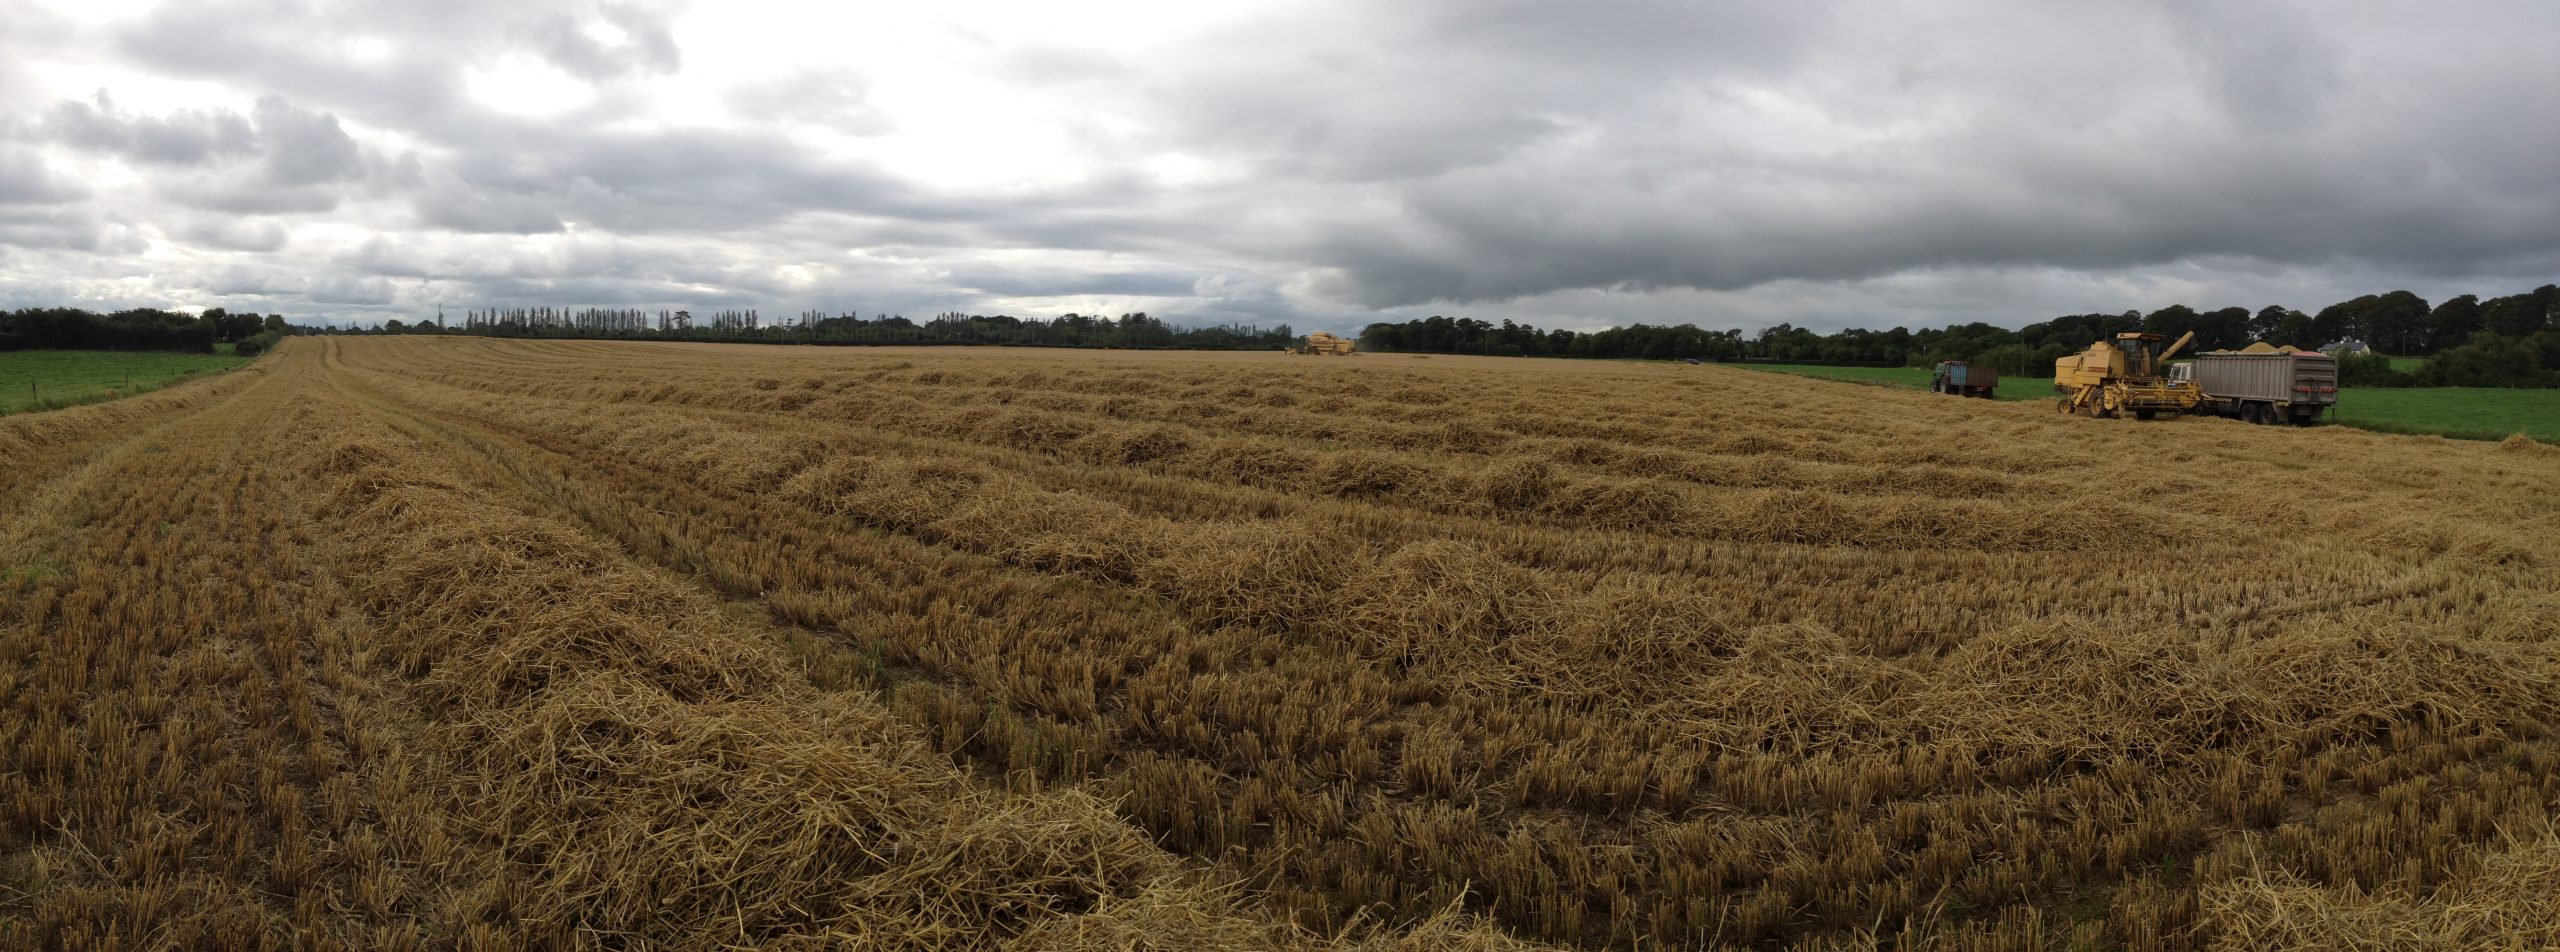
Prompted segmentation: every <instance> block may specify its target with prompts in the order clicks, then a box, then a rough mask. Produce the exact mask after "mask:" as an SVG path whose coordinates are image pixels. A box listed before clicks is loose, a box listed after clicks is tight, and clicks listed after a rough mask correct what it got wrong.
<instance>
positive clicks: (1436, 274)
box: [1167, 3, 2560, 307]
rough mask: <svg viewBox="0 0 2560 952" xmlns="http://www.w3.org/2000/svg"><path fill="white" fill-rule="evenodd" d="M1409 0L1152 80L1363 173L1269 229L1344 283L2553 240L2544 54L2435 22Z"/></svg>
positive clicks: (2461, 254)
mask: <svg viewBox="0 0 2560 952" xmlns="http://www.w3.org/2000/svg"><path fill="white" fill-rule="evenodd" d="M1403 9H1405V10H1407V11H1408V13H1409V14H1410V11H1412V10H1415V9H1426V12H1424V13H1420V14H1410V15H1413V16H1414V17H1415V19H1414V20H1413V21H1412V23H1413V24H1414V25H1415V26H1414V27H1413V28H1412V29H1408V30H1389V31H1385V32H1383V33H1379V34H1373V35H1369V36H1367V37H1366V38H1365V39H1352V40H1349V41H1347V42H1344V41H1338V40H1335V39H1330V38H1314V39H1310V38H1307V37H1305V36H1301V37H1300V41H1301V42H1304V43H1305V47H1304V48H1303V50H1302V49H1298V48H1293V47H1292V46H1291V45H1290V41H1289V40H1288V39H1287V35H1288V34H1287V32H1286V31H1280V33H1279V34H1278V35H1280V36H1281V39H1279V40H1277V41H1273V40H1268V39H1266V43H1269V44H1271V45H1274V46H1276V47H1277V48H1276V49H1273V50H1271V55H1267V56H1263V57H1257V58H1254V59H1252V60H1250V61H1246V62H1245V63H1243V64H1241V65H1236V66H1232V67H1230V66H1226V65H1220V64H1212V65H1210V66H1208V67H1206V70H1207V72H1208V73H1209V75H1210V76H1211V77H1212V80H1211V81H1210V82H1208V83H1206V84H1203V85H1200V86H1196V87H1194V92H1191V93H1185V94H1182V95H1177V96H1173V97H1170V98H1169V99H1168V100H1167V101H1169V102H1171V103H1172V104H1173V106H1174V111H1173V113H1172V115H1173V116H1174V117H1175V118H1176V120H1177V123H1178V125H1179V128H1180V129H1181V133H1180V134H1181V135H1182V136H1183V137H1184V138H1185V140H1186V141H1187V142H1189V143H1191V144H1192V145H1193V146H1194V147H1195V148H1198V149H1201V150H1204V151H1209V152H1212V153H1215V154H1221V155H1225V156H1231V157H1235V158H1240V159H1243V160H1246V161H1251V162H1253V163H1255V164H1257V165H1258V166H1260V167H1263V168H1266V169H1273V170H1280V171H1283V172H1285V173H1287V174H1289V175H1292V176H1299V177H1304V178H1305V179H1307V180H1308V181H1307V190H1308V191H1309V192H1314V191H1321V190H1327V189H1330V190H1331V191H1333V192H1334V193H1335V194H1337V195H1344V196H1357V195H1361V194H1364V193H1363V192H1362V191H1361V189H1362V188H1364V187H1366V188H1367V189H1368V190H1367V192H1366V193H1365V194H1367V195H1368V196H1369V198H1370V200H1371V201H1372V202H1373V203H1374V204H1375V206H1376V208H1374V209H1373V210H1370V211H1366V212H1364V211H1361V210H1360V209H1358V208H1357V206H1356V205H1354V204H1353V203H1350V202H1343V203H1340V204H1338V205H1337V206H1335V207H1334V208H1332V209H1329V210H1326V211H1322V212H1318V213H1315V214H1313V215H1311V216H1310V218H1309V220H1307V221H1304V222H1301V223H1298V229H1299V233H1300V234H1299V237H1300V238H1301V239H1302V241H1303V244H1302V245H1300V246H1299V247H1298V248H1297V250H1296V255H1297V256H1300V257H1302V258H1303V259H1304V260H1308V261H1310V262H1312V263H1316V264H1321V265H1325V266H1329V267H1330V268H1331V269H1332V270H1333V272H1334V274H1335V277H1334V279H1333V280H1332V281H1331V282H1330V283H1329V284H1328V285H1327V286H1328V287H1330V288H1333V289H1334V290H1336V291H1338V292H1339V293H1341V294H1342V295H1343V296H1345V297H1347V298H1349V299H1351V300H1353V301H1356V302H1359V303H1362V304H1367V305H1371V306H1382V307H1383V306H1397V305H1417V304H1424V303H1429V302H1434V301H1440V302H1452V303H1465V302H1487V301H1503V300H1509V299H1515V298H1521V297H1526V296H1532V295H1538V294H1543V293H1548V292H1553V291H1559V290H1565V289H1572V288H1607V289H1618V290H1630V291H1651V290H1660V289H1676V288H1696V289H1707V290H1737V289H1747V288H1752V287H1756V286H1760V285H1763V284H1767V283H1769V282H1774V281H1781V280H1813V281H1850V280H1860V279H1868V278H1874V277H1879V276H1884V275H1890V274H1895V273H1898V272H1903V271H1910V270H1914V269H1930V268H1950V267H1955V268H1966V267H1981V268H2000V267H2019V266H2060V267H2066V268H2074V269H2093V270H2112V269H2128V268H2141V267H2147V266H2156V265H2160V264H2163V263H2167V262H2173V261H2179V260H2185V259H2190V258H2201V257H2209V256H2230V257H2237V258H2242V259H2265V260H2270V261H2276V262H2290V263H2322V262H2333V263H2341V266H2343V267H2357V266H2367V267H2372V266H2376V265H2378V266H2380V269H2382V270H2392V269H2398V270H2403V271H2420V272H2445V273H2454V272H2461V271H2464V270H2466V269H2470V268H2473V267H2475V266H2477V265H2480V264H2482V263H2484V262H2485V261H2487V260H2489V259H2492V258H2496V257H2500V256H2513V255H2514V254H2515V253H2516V252H2517V251H2518V250H2519V249H2538V251H2539V252H2540V254H2541V260H2544V261H2548V260H2549V259H2550V257H2551V255H2550V253H2551V251H2552V250H2553V249H2560V194H2555V191H2554V186H2553V182H2554V179H2555V176H2553V175H2552V174H2551V172H2550V171H2549V168H2548V156H2550V155H2553V154H2560V122H2555V121H2554V120H2553V119H2552V118H2551V117H2552V116H2553V115H2555V113H2553V112H2552V111H2551V102H2550V100H2551V98H2552V96H2553V94H2554V88H2555V87H2554V86H2553V84H2552V82H2551V78H2552V77H2551V75H2550V74H2549V73H2548V72H2547V71H2544V72H2542V73H2541V74H2539V75H2537V73H2536V71H2534V70H2531V69H2516V68H2513V67H2511V66H2510V67H2503V68H2502V67H2498V66H2491V65H2488V64H2485V63H2484V64H2472V63H2461V62H2459V61H2460V60H2461V59H2463V58H2464V56H2463V54H2461V53H2456V52H2454V49H2457V48H2458V46H2456V47H2452V48H2448V49H2446V50H2443V51H2440V54H2441V55H2451V56H2453V57H2454V58H2455V59H2456V60H2457V63H2456V64H2451V65H2448V64H2436V65H2433V66H2429V64H2427V63H2426V62H2425V60H2426V59H2427V57H2425V56H2423V55H2413V54H2416V52H2417V47H2418V45H2419V44H2422V43H2424V42H2425V41H2427V40H2428V39H2431V38H2430V37H2386V36H2361V37H2356V38H2355V40H2356V41H2358V42H2359V43H2361V44H2364V45H2363V46H2351V44H2348V43H2345V42H2342V41H2340V40H2338V39H2336V38H2333V37H2332V36H2330V35H2328V33H2327V32H2326V31H2328V30H2332V29H2336V28H2339V26H2340V25H2341V24H2339V23H2332V22H2329V19H2328V17H2329V14H2330V13H2331V9H2330V8H2328V7H2325V6H2324V7H2315V8H2308V9H2289V8H2273V7H2261V6H2259V5H2239V6H2232V5H2221V4H2191V5H2185V6H2180V7H2176V8H2173V9H2172V10H2171V12H2170V14H2169V15H2167V16H2166V17H2165V19H2155V18H2145V17H2138V16H2137V17H2131V18H2128V17H2126V16H2125V15H2124V14H2123V13H2122V12H2121V11H2113V12H2111V11H2098V12H2094V13H2090V12H2083V11H2078V10H2076V9H2065V8H2052V7H2043V8H2034V9H2021V8H2014V7H2012V8H2005V9H2004V10H2003V13H2004V14H2005V15H2004V16H2002V17H1998V18H1996V19H1997V20H2000V21H2009V20H2017V21H2027V22H2024V23H2009V22H1974V21H1976V20H1981V19H1986V18H1979V17H1975V18H1968V17H1964V16H1955V17H1951V18H1944V19H1952V20H1954V21H1955V23H1953V24H1952V25H1953V26H1954V27H1957V28H1960V30H1961V35H1960V36H1958V37H1956V42H1957V43H1959V44H1960V45H1958V46H1956V47H1954V48H1948V47H1943V46H1939V45H1937V44H1936V42H1935V41H1937V40H1938V39H1940V37H1938V36H1934V35H1930V33H1928V32H1925V29H1926V26H1927V25H1926V23H1925V21H1928V20H1932V19H1942V18H1941V17H1932V16H1929V15H1925V14H1906V16H1911V17H1915V18H1916V19H1918V20H1920V21H1924V22H1923V24H1922V26H1923V27H1924V32H1923V33H1921V34H1919V35H1917V36H1913V37H1910V38H1909V39H1910V40H1911V41H1912V42H1913V43H1915V44H1918V45H1909V46H1905V45H1899V44H1898V43H1897V42H1896V41H1897V40H1898V39H1899V38H1898V37H1896V36H1894V35H1892V34H1893V32H1894V29H1895V26H1896V24H1894V23H1893V22H1892V21H1893V20H1894V19H1895V17H1894V16H1893V15H1892V14H1893V13H1894V11H1891V10H1877V9H1869V10H1865V11H1861V13H1860V15H1859V16H1857V17H1846V16H1834V15H1831V13H1830V12H1829V11H1827V10H1826V11H1824V12H1820V13H1815V14H1812V15H1798V14H1793V13H1791V14H1787V15H1785V16H1783V17H1768V16H1762V17H1743V18H1741V19H1738V20H1720V19H1718V17H1717V16H1716V15H1713V14H1707V15H1698V14H1694V13H1691V12H1689V5H1685V4H1683V5H1669V4H1602V5H1593V6H1584V5H1576V6H1574V7H1571V8H1565V7H1555V6H1550V5H1531V4H1493V5H1486V4H1476V3H1456V4H1448V5H1442V6H1438V7H1434V8H1415V7H1411V6H1406V7H1404V8H1403ZM1762 9H1767V10H1774V9H1777V8H1775V7H1768V8H1762ZM2501 12H2502V13H2505V14H2509V15H2512V16H2514V17H2516V18H2517V19H2518V20H2520V21H2531V22H2532V23H2533V24H2534V26H2535V27H2536V28H2538V31H2539V32H2543V33H2545V34H2547V33H2548V32H2549V31H2550V30H2551V29H2552V28H2554V27H2560V22H2555V21H2560V17H2555V16H2554V15H2553V14H2552V13H2551V12H2549V8H2528V7H2520V6H2518V7H2508V8H2504V9H2503V10H2502V11H2501ZM1877 14H1882V16H1874V15H1877ZM1871 16H1873V17H1874V19H1875V20H1878V21H1882V22H1877V23H1867V24H1866V25H1864V26H1861V25H1859V23H1858V22H1856V21H1864V20H1866V19H1868V18H1869V17H1871ZM2036 21H2042V22H2036ZM2521 26H2524V23H2522V22H2518V23H2512V24H2509V27H2508V28H2509V29H2514V28H2517V27H2521ZM1808 27H1813V28H1816V29H1815V30H1814V31H1808V29H1807V28H1808ZM1269 35H1271V34H1269V33H1266V36H1269ZM1418 36H1420V37H1429V38H1431V42H1430V43H1428V44H1417V43H1416V42H1415V39H1416V37H1418ZM2476 38H2477V34H2473V35H2471V36H2467V37H2464V36H2457V37H2452V39H2454V40H2456V41H2457V43H2463V42H2472V41H2474V40H2476ZM2019 40H2027V41H2031V42H2034V43H2038V44H2050V43H2055V42H2059V43H2060V44H2062V45H2061V46H2060V47H2059V48H2048V49H2045V50H2042V51H2030V52H2017V53H2012V52H2009V51H2008V50H2007V46H2008V45H2010V44H2012V43H2014V42H2016V41H2019ZM2391 42H2399V43H2404V44H2407V45H2408V48H2404V49H2402V50H2397V51H2392V52H2390V53H2389V54H2387V55H2380V56H2376V55H2373V53H2374V50H2373V45H2375V44H2383V43H2391ZM1346 46H1347V47H1348V48H1347V49H1346V48H1344V47H1346ZM1319 50H1321V52H1322V55H1317V51H1319ZM1301 52H1303V53H1304V54H1305V55H1292V54H1296V53H1301ZM2359 54H2361V57H2360V55H2359ZM1968 56H1970V57H1977V58H1978V59H1970V60H1969V59H1966V57H1968ZM2418 67H2424V68H2423V69H2413V68H2418ZM2417 79H2425V80H2428V81H2430V83H2431V85H2432V86H2433V87H2434V88H2433V89H2420V88H2412V87H2411V86H2410V85H2409V84H2410V83H2411V82H2412V81H2413V80H2417ZM1309 89H1312V90H1315V91H1316V92H1317V94H1316V95H1312V96H1305V97H1303V98H1300V97H1297V96H1293V95H1291V94H1289V93H1284V92H1275V91H1278V90H1309ZM1239 90H1244V91H1241V92H1240V91H1239ZM1255 91H1258V92H1255ZM1351 91H1361V92H1364V93H1367V94H1368V95H1364V96H1359V97H1352V96H1349V95H1347V94H1348V93H1349V92H1351ZM1336 92H1341V93H1344V94H1346V95H1333V93H1336ZM2431 93H2433V94H2432V95H2431ZM2446 94H2453V95H2446ZM2342 103H2344V105H2342ZM1236 104H1240V105H1241V106H1242V107H1243V108H1238V109H1234V110H1233V111H1228V110H1225V109H1222V108H1221V107H1222V106H1225V105H1236ZM1878 104H1882V105H1881V106H1879V105H1878ZM1896 109H1899V110H1903V111H1905V112H1906V113H1907V115H1906V116H1904V117H1903V118H1902V120H1901V121H1897V120H1896V117H1895V116H1894V111H1895V110H1896ZM1797 138H1802V139H1803V140H1805V141H1803V142H1796V141H1790V140H1791V139H1797ZM2484 138H2485V139H2487V140H2490V141H2493V142H2494V143H2495V144H2494V145H2493V146H2490V147H2489V148H2486V149H2481V148H2479V145H2480V144H2482V143H2483V140H2484ZM2484 153H2485V154H2484ZM2525 157H2540V158H2539V159H2525ZM2520 159H2524V161H2525V162H2526V164H2524V165H2518V164H2516V163H2517V162H2518V161H2519V160H2520ZM2536 161H2539V162H2541V163H2542V164H2541V165H2540V166H2539V167H2534V166H2532V164H2531V163H2533V162H2536ZM1381 180H1384V182H1383V185H1382V186H1381V185H1380V184H1379V183H1380V182H1381ZM1326 183H1331V184H1330V185H1327V184H1326ZM1274 250H1275V251H1281V250H1282V249H1274ZM2526 257H2527V258H2531V257H2533V254H2532V253H2531V252H2528V253H2527V254H2526ZM2358 263H2362V264H2361V265H2359V264H2358Z"/></svg>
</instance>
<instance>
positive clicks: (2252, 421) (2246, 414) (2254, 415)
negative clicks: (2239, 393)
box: [2240, 403, 2267, 426]
mask: <svg viewBox="0 0 2560 952" xmlns="http://www.w3.org/2000/svg"><path fill="white" fill-rule="evenodd" d="M2240 422H2242V423H2246V424H2249V425H2251V426H2256V425H2258V424H2262V423H2265V422H2267V420H2266V417H2265V415H2264V414H2262V413H2260V412H2259V411H2258V405H2257V404H2254V403H2243V404H2241V405H2240Z"/></svg>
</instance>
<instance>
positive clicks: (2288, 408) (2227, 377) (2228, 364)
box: [2169, 350, 2338, 426]
mask: <svg viewBox="0 0 2560 952" xmlns="http://www.w3.org/2000/svg"><path fill="white" fill-rule="evenodd" d="M2169 377H2170V379H2171V380H2173V381H2177V380H2194V381H2195V382H2196V383H2197V384H2198V386H2199V387H2200V389H2202V390H2203V391H2204V399H2203V400H2202V401H2200V402H2198V403H2197V404H2196V411H2195V412H2197V413H2211V414H2215V415H2218V416H2227V417H2237V418H2239V419H2242V420H2247V421H2249V422H2251V423H2269V424H2273V423H2291V424H2293V425H2295V426H2310V425H2312V424H2314V423H2318V422H2320V414H2321V413H2322V412H2324V411H2326V410H2328V409H2329V408H2330V407H2333V406H2336V405H2337V404H2338V358H2335V357H2331V356H2329V355H2327V354H2314V353H2309V352H2305V351H2276V352H2271V353H2245V352H2241V351H2227V350H2226V351H2207V352H2205V353H2201V354H2197V355H2196V359H2195V362H2194V363H2192V364H2182V365H2179V366H2176V367H2172V368H2170V371H2169Z"/></svg>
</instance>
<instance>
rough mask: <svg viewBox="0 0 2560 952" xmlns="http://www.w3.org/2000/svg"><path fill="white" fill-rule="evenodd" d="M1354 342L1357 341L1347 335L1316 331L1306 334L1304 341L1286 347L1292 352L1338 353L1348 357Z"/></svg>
mask: <svg viewBox="0 0 2560 952" xmlns="http://www.w3.org/2000/svg"><path fill="white" fill-rule="evenodd" d="M1354 343H1357V342H1356V341H1354V340H1352V339H1351V338H1348V337H1335V336H1333V335H1332V334H1327V333H1325V332H1323V331H1317V332H1315V333H1313V334H1309V335H1307V339H1306V342H1305V343H1302V344H1299V345H1298V346H1296V347H1291V348H1288V351H1289V352H1290V353H1292V354H1339V355H1342V356H1345V357H1348V356H1351V354H1352V353H1353V351H1352V349H1351V347H1352V345H1353V344H1354Z"/></svg>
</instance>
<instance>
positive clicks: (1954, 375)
mask: <svg viewBox="0 0 2560 952" xmlns="http://www.w3.org/2000/svg"><path fill="white" fill-rule="evenodd" d="M1999 388H2000V370H1999V368H1997V367H1993V366H1991V365H1989V364H1975V363H1969V362H1966V361H1962V360H1945V361H1939V362H1938V372H1937V374H1936V376H1933V377H1931V378H1930V379H1929V389H1931V390H1934V391H1936V392H1939V393H1951V394H1954V395H1956V396H1959V397H1981V398H1983V399H1985V400H1989V399H1991V398H1992V396H1993V395H1995V394H1996V393H1998V391H1999Z"/></svg>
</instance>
